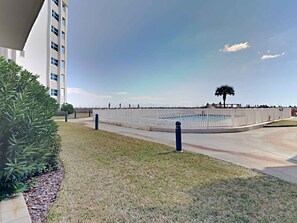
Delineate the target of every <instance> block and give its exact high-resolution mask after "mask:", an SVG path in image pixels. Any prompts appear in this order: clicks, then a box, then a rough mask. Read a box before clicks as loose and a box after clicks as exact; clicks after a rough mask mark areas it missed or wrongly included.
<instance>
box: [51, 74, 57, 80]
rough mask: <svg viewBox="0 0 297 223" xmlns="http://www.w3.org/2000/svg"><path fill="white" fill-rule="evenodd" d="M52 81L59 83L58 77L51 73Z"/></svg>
mask: <svg viewBox="0 0 297 223" xmlns="http://www.w3.org/2000/svg"><path fill="white" fill-rule="evenodd" d="M51 80H52V81H58V75H57V74H53V73H51Z"/></svg>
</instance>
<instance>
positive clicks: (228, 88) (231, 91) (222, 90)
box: [215, 85, 235, 108]
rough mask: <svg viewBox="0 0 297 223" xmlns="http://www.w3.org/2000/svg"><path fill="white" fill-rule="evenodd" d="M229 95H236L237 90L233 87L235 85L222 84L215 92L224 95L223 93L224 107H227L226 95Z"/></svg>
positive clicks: (217, 94) (216, 94)
mask: <svg viewBox="0 0 297 223" xmlns="http://www.w3.org/2000/svg"><path fill="white" fill-rule="evenodd" d="M227 94H228V95H234V94H235V91H234V89H233V87H231V86H228V85H222V86H221V87H218V88H217V90H216V92H215V96H222V95H223V101H224V108H225V107H226V104H225V102H226V97H227Z"/></svg>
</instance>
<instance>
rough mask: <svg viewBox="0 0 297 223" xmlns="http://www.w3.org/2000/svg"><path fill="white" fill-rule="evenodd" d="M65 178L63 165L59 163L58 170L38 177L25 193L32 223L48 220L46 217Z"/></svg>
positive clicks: (41, 222) (42, 222)
mask: <svg viewBox="0 0 297 223" xmlns="http://www.w3.org/2000/svg"><path fill="white" fill-rule="evenodd" d="M63 178H64V170H63V166H62V165H61V164H59V167H58V169H57V170H56V171H51V172H49V173H46V174H43V175H40V176H38V177H36V178H35V179H36V180H37V182H36V183H35V184H33V185H31V186H30V187H29V188H28V190H27V191H26V192H24V193H23V194H24V197H25V200H26V203H27V206H28V210H29V213H30V216H31V219H32V223H44V222H46V217H47V215H48V212H49V210H50V209H51V207H52V206H53V204H54V201H55V200H56V197H57V194H58V191H59V188H60V185H61V183H62V180H63Z"/></svg>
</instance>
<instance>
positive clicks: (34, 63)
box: [15, 1, 50, 86]
mask: <svg viewBox="0 0 297 223" xmlns="http://www.w3.org/2000/svg"><path fill="white" fill-rule="evenodd" d="M48 20H49V4H47V1H45V2H44V4H43V6H42V8H41V11H40V13H39V15H38V17H37V19H36V21H35V23H34V25H33V27H32V30H31V32H30V34H29V37H28V40H27V42H26V44H25V47H24V50H23V51H16V60H15V61H16V63H17V64H19V65H21V66H23V67H24V68H25V69H26V70H28V71H30V72H31V73H33V74H37V75H39V81H40V83H42V84H43V85H45V86H48V66H49V61H50V59H49V55H48V50H49V43H48V35H49V32H50V29H49V26H48Z"/></svg>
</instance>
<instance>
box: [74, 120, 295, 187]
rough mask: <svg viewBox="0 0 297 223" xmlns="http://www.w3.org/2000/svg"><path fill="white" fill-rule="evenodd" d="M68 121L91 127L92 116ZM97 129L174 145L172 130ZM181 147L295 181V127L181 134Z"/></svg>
mask: <svg viewBox="0 0 297 223" xmlns="http://www.w3.org/2000/svg"><path fill="white" fill-rule="evenodd" d="M69 121H70V122H75V123H79V124H83V125H86V126H88V127H91V128H94V121H93V120H92V118H84V119H72V120H69ZM99 129H101V130H105V131H109V132H114V133H117V134H121V135H125V136H130V137H134V138H139V139H144V140H148V141H152V142H157V143H161V144H166V145H170V146H174V147H175V134H174V133H168V132H154V131H146V130H138V129H132V128H126V127H121V126H116V125H110V124H104V123H100V124H99ZM182 142H183V149H184V150H186V151H191V152H194V153H201V154H204V155H208V156H210V157H214V158H216V159H221V160H225V161H228V162H231V163H235V164H238V165H240V166H244V167H247V168H250V169H255V170H258V171H261V172H263V173H266V174H269V175H272V176H275V177H278V178H280V179H283V180H286V181H289V182H292V183H296V184H297V127H283V128H261V129H256V130H251V131H247V132H238V133H218V134H197V133H184V134H183V135H182Z"/></svg>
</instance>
